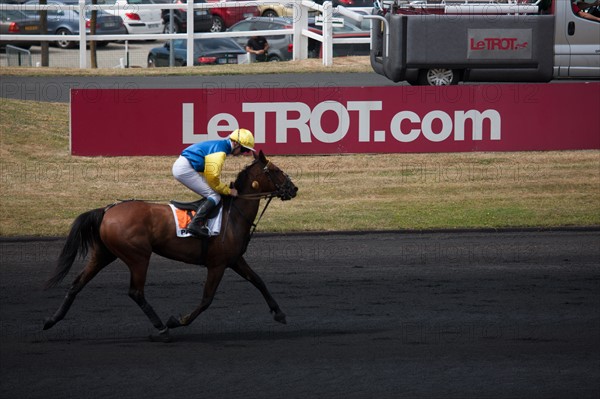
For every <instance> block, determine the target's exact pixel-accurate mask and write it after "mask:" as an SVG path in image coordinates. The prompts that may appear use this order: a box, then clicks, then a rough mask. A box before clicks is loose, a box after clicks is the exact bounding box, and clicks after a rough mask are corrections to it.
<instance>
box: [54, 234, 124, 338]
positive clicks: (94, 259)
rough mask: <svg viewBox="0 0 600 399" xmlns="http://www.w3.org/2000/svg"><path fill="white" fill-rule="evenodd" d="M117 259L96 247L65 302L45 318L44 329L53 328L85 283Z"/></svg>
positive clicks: (68, 292) (72, 285)
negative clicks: (50, 315)
mask: <svg viewBox="0 0 600 399" xmlns="http://www.w3.org/2000/svg"><path fill="white" fill-rule="evenodd" d="M115 259H116V256H114V255H113V254H112V253H110V252H109V251H107V250H106V249H104V248H102V247H98V246H96V247H94V250H93V252H92V255H91V256H90V259H89V261H88V263H87V264H86V265H85V267H84V268H83V270H82V271H81V273H79V275H78V276H77V277H76V278H75V280H74V281H73V284H71V287H70V288H69V290H68V291H67V295H66V296H65V299H64V300H63V303H62V304H61V305H60V307H59V308H58V310H57V311H56V312H55V313H54V315H53V316H52V317H50V318H47V319H46V320H45V322H44V330H47V329H49V328H51V327H52V326H54V325H55V324H56V323H58V322H59V321H61V320H62V319H63V318H64V317H65V315H66V314H67V312H68V311H69V308H71V305H72V304H73V302H74V301H75V297H76V296H77V294H78V293H79V292H80V291H81V290H82V289H83V287H85V285H86V284H87V283H89V282H90V280H91V279H93V278H94V277H95V276H96V275H97V274H98V272H100V270H102V269H103V268H104V267H105V266H107V265H108V264H109V263H111V262H112V261H114V260H115Z"/></svg>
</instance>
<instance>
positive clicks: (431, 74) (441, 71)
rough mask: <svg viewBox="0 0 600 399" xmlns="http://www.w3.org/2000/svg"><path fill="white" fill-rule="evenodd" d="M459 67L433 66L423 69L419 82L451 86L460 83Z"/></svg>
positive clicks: (428, 84)
mask: <svg viewBox="0 0 600 399" xmlns="http://www.w3.org/2000/svg"><path fill="white" fill-rule="evenodd" d="M458 80H459V72H458V70H457V69H446V68H431V69H421V70H420V71H419V78H418V80H417V83H418V84H420V85H425V86H450V85H455V84H458Z"/></svg>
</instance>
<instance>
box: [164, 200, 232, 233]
mask: <svg viewBox="0 0 600 399" xmlns="http://www.w3.org/2000/svg"><path fill="white" fill-rule="evenodd" d="M203 201H206V199H205V198H203V199H200V200H198V201H194V202H179V201H170V204H169V206H170V207H171V210H172V211H173V218H174V220H175V231H176V234H177V237H193V236H192V234H191V233H190V232H189V231H188V230H187V225H188V224H190V222H191V221H192V218H193V217H194V215H195V214H196V210H197V209H198V208H199V207H200V204H201V203H202V202H203ZM222 204H223V201H221V202H220V203H219V205H217V206H216V207H215V208H214V209H213V210H212V211H211V212H210V214H209V215H208V217H209V219H208V221H207V222H206V227H208V232H209V235H210V236H211V237H212V236H216V235H219V233H220V232H221V220H222V217H223V212H222V211H223V206H222Z"/></svg>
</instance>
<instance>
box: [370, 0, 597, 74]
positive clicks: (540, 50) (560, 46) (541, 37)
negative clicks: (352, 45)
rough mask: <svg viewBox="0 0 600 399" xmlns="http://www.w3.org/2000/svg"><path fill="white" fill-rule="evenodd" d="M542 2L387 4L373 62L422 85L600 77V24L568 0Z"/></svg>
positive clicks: (376, 30)
mask: <svg viewBox="0 0 600 399" xmlns="http://www.w3.org/2000/svg"><path fill="white" fill-rule="evenodd" d="M533 1H535V0H533ZM546 2H547V0H546ZM541 3H542V0H538V1H536V2H535V3H525V2H523V1H522V0H519V1H516V0H505V1H504V3H501V2H499V3H490V2H485V3H484V2H482V1H473V0H471V1H469V0H466V1H465V0H460V2H452V0H446V1H439V0H437V1H432V0H428V1H419V2H407V1H399V0H396V1H395V2H394V3H391V4H390V3H384V6H383V7H382V9H380V10H379V11H377V13H378V14H379V15H383V17H384V18H385V20H386V21H387V23H384V22H383V21H381V20H377V19H374V20H373V24H372V31H371V41H372V43H371V65H372V67H373V69H374V70H375V72H377V73H379V74H381V75H384V76H386V77H387V78H388V79H390V80H392V81H394V82H399V81H403V80H404V81H408V82H409V83H411V84H418V85H450V84H457V83H458V82H459V81H487V82H500V81H508V82H547V81H550V80H552V79H553V78H589V79H600V22H598V21H593V20H589V19H584V18H581V17H579V16H577V15H575V14H574V12H573V11H572V6H571V1H570V0H553V1H552V2H551V4H550V5H549V7H548V9H547V10H540V8H539V5H540V4H541ZM375 12H376V11H374V13H375Z"/></svg>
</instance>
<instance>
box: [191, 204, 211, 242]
mask: <svg viewBox="0 0 600 399" xmlns="http://www.w3.org/2000/svg"><path fill="white" fill-rule="evenodd" d="M215 206H217V205H216V204H215V203H214V202H213V200H211V199H207V200H206V201H204V202H203V203H202V205H200V207H199V208H198V210H197V211H196V214H195V215H194V217H193V218H192V221H191V222H190V224H188V226H187V229H188V231H189V232H190V233H192V235H194V236H196V237H208V235H209V232H208V228H207V227H206V226H205V224H206V221H207V219H208V214H209V213H210V211H212V210H213V208H214V207H215Z"/></svg>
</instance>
